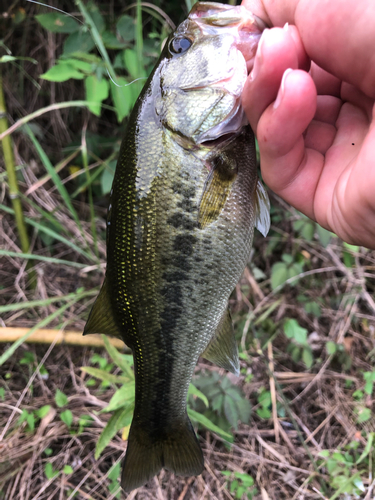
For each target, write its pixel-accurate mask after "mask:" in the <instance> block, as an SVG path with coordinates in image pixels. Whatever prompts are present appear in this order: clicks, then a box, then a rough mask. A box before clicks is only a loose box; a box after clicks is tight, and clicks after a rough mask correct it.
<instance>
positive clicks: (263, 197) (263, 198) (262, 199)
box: [254, 179, 271, 236]
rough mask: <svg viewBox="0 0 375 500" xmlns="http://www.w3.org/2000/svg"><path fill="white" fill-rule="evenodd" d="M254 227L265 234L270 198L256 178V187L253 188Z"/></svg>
mask: <svg viewBox="0 0 375 500" xmlns="http://www.w3.org/2000/svg"><path fill="white" fill-rule="evenodd" d="M254 196H255V198H254V205H255V227H256V228H257V229H258V231H259V232H261V233H262V234H263V236H267V234H268V231H269V230H270V225H271V218H270V200H269V198H268V194H267V191H266V190H265V189H264V187H263V184H262V183H261V182H260V180H259V179H258V183H257V187H256V188H255V195H254Z"/></svg>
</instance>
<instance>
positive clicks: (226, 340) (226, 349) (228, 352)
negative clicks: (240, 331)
mask: <svg viewBox="0 0 375 500" xmlns="http://www.w3.org/2000/svg"><path fill="white" fill-rule="evenodd" d="M201 356H202V357H203V358H205V359H208V361H211V362H212V363H215V365H217V366H220V368H224V369H225V370H228V371H229V372H232V373H234V374H235V375H239V374H240V361H239V359H238V348H237V343H236V339H235V338H234V330H233V323H232V318H231V315H230V312H229V309H226V310H225V311H224V314H223V316H222V318H221V320H220V322H219V325H218V327H217V329H216V332H215V334H214V335H213V337H212V339H211V340H210V343H209V344H208V346H207V347H206V349H205V350H204V351H203V353H202V354H201Z"/></svg>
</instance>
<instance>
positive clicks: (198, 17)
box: [189, 2, 268, 74]
mask: <svg viewBox="0 0 375 500" xmlns="http://www.w3.org/2000/svg"><path fill="white" fill-rule="evenodd" d="M216 5H217V6H218V7H216ZM189 19H190V20H192V21H195V22H196V23H197V24H198V25H199V27H200V29H201V31H202V33H203V34H209V33H210V32H212V31H213V30H214V29H217V28H225V29H226V31H227V32H228V34H229V33H230V31H233V33H234V34H235V37H236V47H237V49H238V50H239V51H240V52H241V53H242V55H243V56H244V58H245V61H246V65H247V72H248V74H249V73H250V71H251V70H252V67H253V64H254V57H255V53H256V49H257V46H258V42H259V39H260V37H261V35H262V32H263V30H264V29H265V28H267V27H268V26H267V24H266V23H265V22H264V21H263V20H262V19H260V18H259V17H258V16H256V15H254V14H252V13H251V12H250V11H248V10H246V9H245V8H243V7H242V6H237V7H233V6H230V5H225V4H215V9H213V4H212V3H211V2H197V3H196V4H195V5H194V7H193V9H192V11H191V12H190V14H189Z"/></svg>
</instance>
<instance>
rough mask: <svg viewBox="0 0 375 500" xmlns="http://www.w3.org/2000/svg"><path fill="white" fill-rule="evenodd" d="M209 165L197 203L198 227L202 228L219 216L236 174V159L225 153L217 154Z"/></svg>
mask: <svg viewBox="0 0 375 500" xmlns="http://www.w3.org/2000/svg"><path fill="white" fill-rule="evenodd" d="M210 167H211V168H212V170H211V172H210V173H209V175H208V177H207V181H206V185H205V187H204V190H203V194H202V198H201V202H200V205H199V214H198V225H199V228H200V229H204V228H205V227H206V226H208V224H211V223H212V222H213V221H215V220H216V219H217V218H218V217H219V215H220V213H221V211H222V210H223V208H224V205H225V202H226V201H227V198H228V195H229V193H230V190H231V187H232V184H233V182H234V180H235V178H236V176H237V164H236V161H235V160H234V159H233V158H230V157H228V156H227V154H225V153H222V154H220V155H219V156H217V157H216V158H215V159H214V160H213V161H212V163H211V165H210Z"/></svg>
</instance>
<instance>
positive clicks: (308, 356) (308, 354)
mask: <svg viewBox="0 0 375 500" xmlns="http://www.w3.org/2000/svg"><path fill="white" fill-rule="evenodd" d="M302 361H303V362H304V363H305V365H306V368H311V367H312V365H313V363H314V356H313V354H312V351H311V349H310V348H309V347H304V348H303V349H302Z"/></svg>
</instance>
